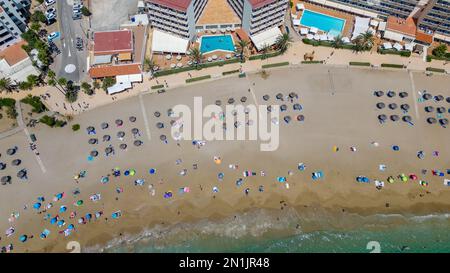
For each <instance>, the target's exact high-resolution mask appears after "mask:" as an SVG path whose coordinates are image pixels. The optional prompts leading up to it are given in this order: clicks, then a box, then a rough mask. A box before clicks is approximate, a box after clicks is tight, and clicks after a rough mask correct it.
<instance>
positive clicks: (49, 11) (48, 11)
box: [45, 8, 56, 15]
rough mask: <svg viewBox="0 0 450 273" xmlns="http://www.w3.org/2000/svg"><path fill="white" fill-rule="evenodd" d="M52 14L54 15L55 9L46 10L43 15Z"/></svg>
mask: <svg viewBox="0 0 450 273" xmlns="http://www.w3.org/2000/svg"><path fill="white" fill-rule="evenodd" d="M52 13H56V9H55V8H49V9H47V11H46V12H45V15H49V14H52Z"/></svg>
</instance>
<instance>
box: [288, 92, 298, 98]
mask: <svg viewBox="0 0 450 273" xmlns="http://www.w3.org/2000/svg"><path fill="white" fill-rule="evenodd" d="M289 98H291V99H293V98H298V95H297V93H295V92H291V93H289Z"/></svg>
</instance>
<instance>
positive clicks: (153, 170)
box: [148, 168, 156, 174]
mask: <svg viewBox="0 0 450 273" xmlns="http://www.w3.org/2000/svg"><path fill="white" fill-rule="evenodd" d="M148 173H149V174H155V173H156V169H153V168H151V169H150V170H148Z"/></svg>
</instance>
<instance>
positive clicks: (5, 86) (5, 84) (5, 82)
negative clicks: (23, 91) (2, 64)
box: [0, 78, 14, 93]
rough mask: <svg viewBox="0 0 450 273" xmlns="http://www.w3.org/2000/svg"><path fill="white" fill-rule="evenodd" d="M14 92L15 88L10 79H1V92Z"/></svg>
mask: <svg viewBox="0 0 450 273" xmlns="http://www.w3.org/2000/svg"><path fill="white" fill-rule="evenodd" d="M13 90H14V86H13V84H12V82H11V79H10V78H1V79H0V91H6V92H7V93H9V92H12V91H13Z"/></svg>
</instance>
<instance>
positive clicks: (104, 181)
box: [100, 176, 109, 184]
mask: <svg viewBox="0 0 450 273" xmlns="http://www.w3.org/2000/svg"><path fill="white" fill-rule="evenodd" d="M100 182H102V183H103V184H106V183H108V182H109V178H108V177H107V176H102V179H100Z"/></svg>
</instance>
